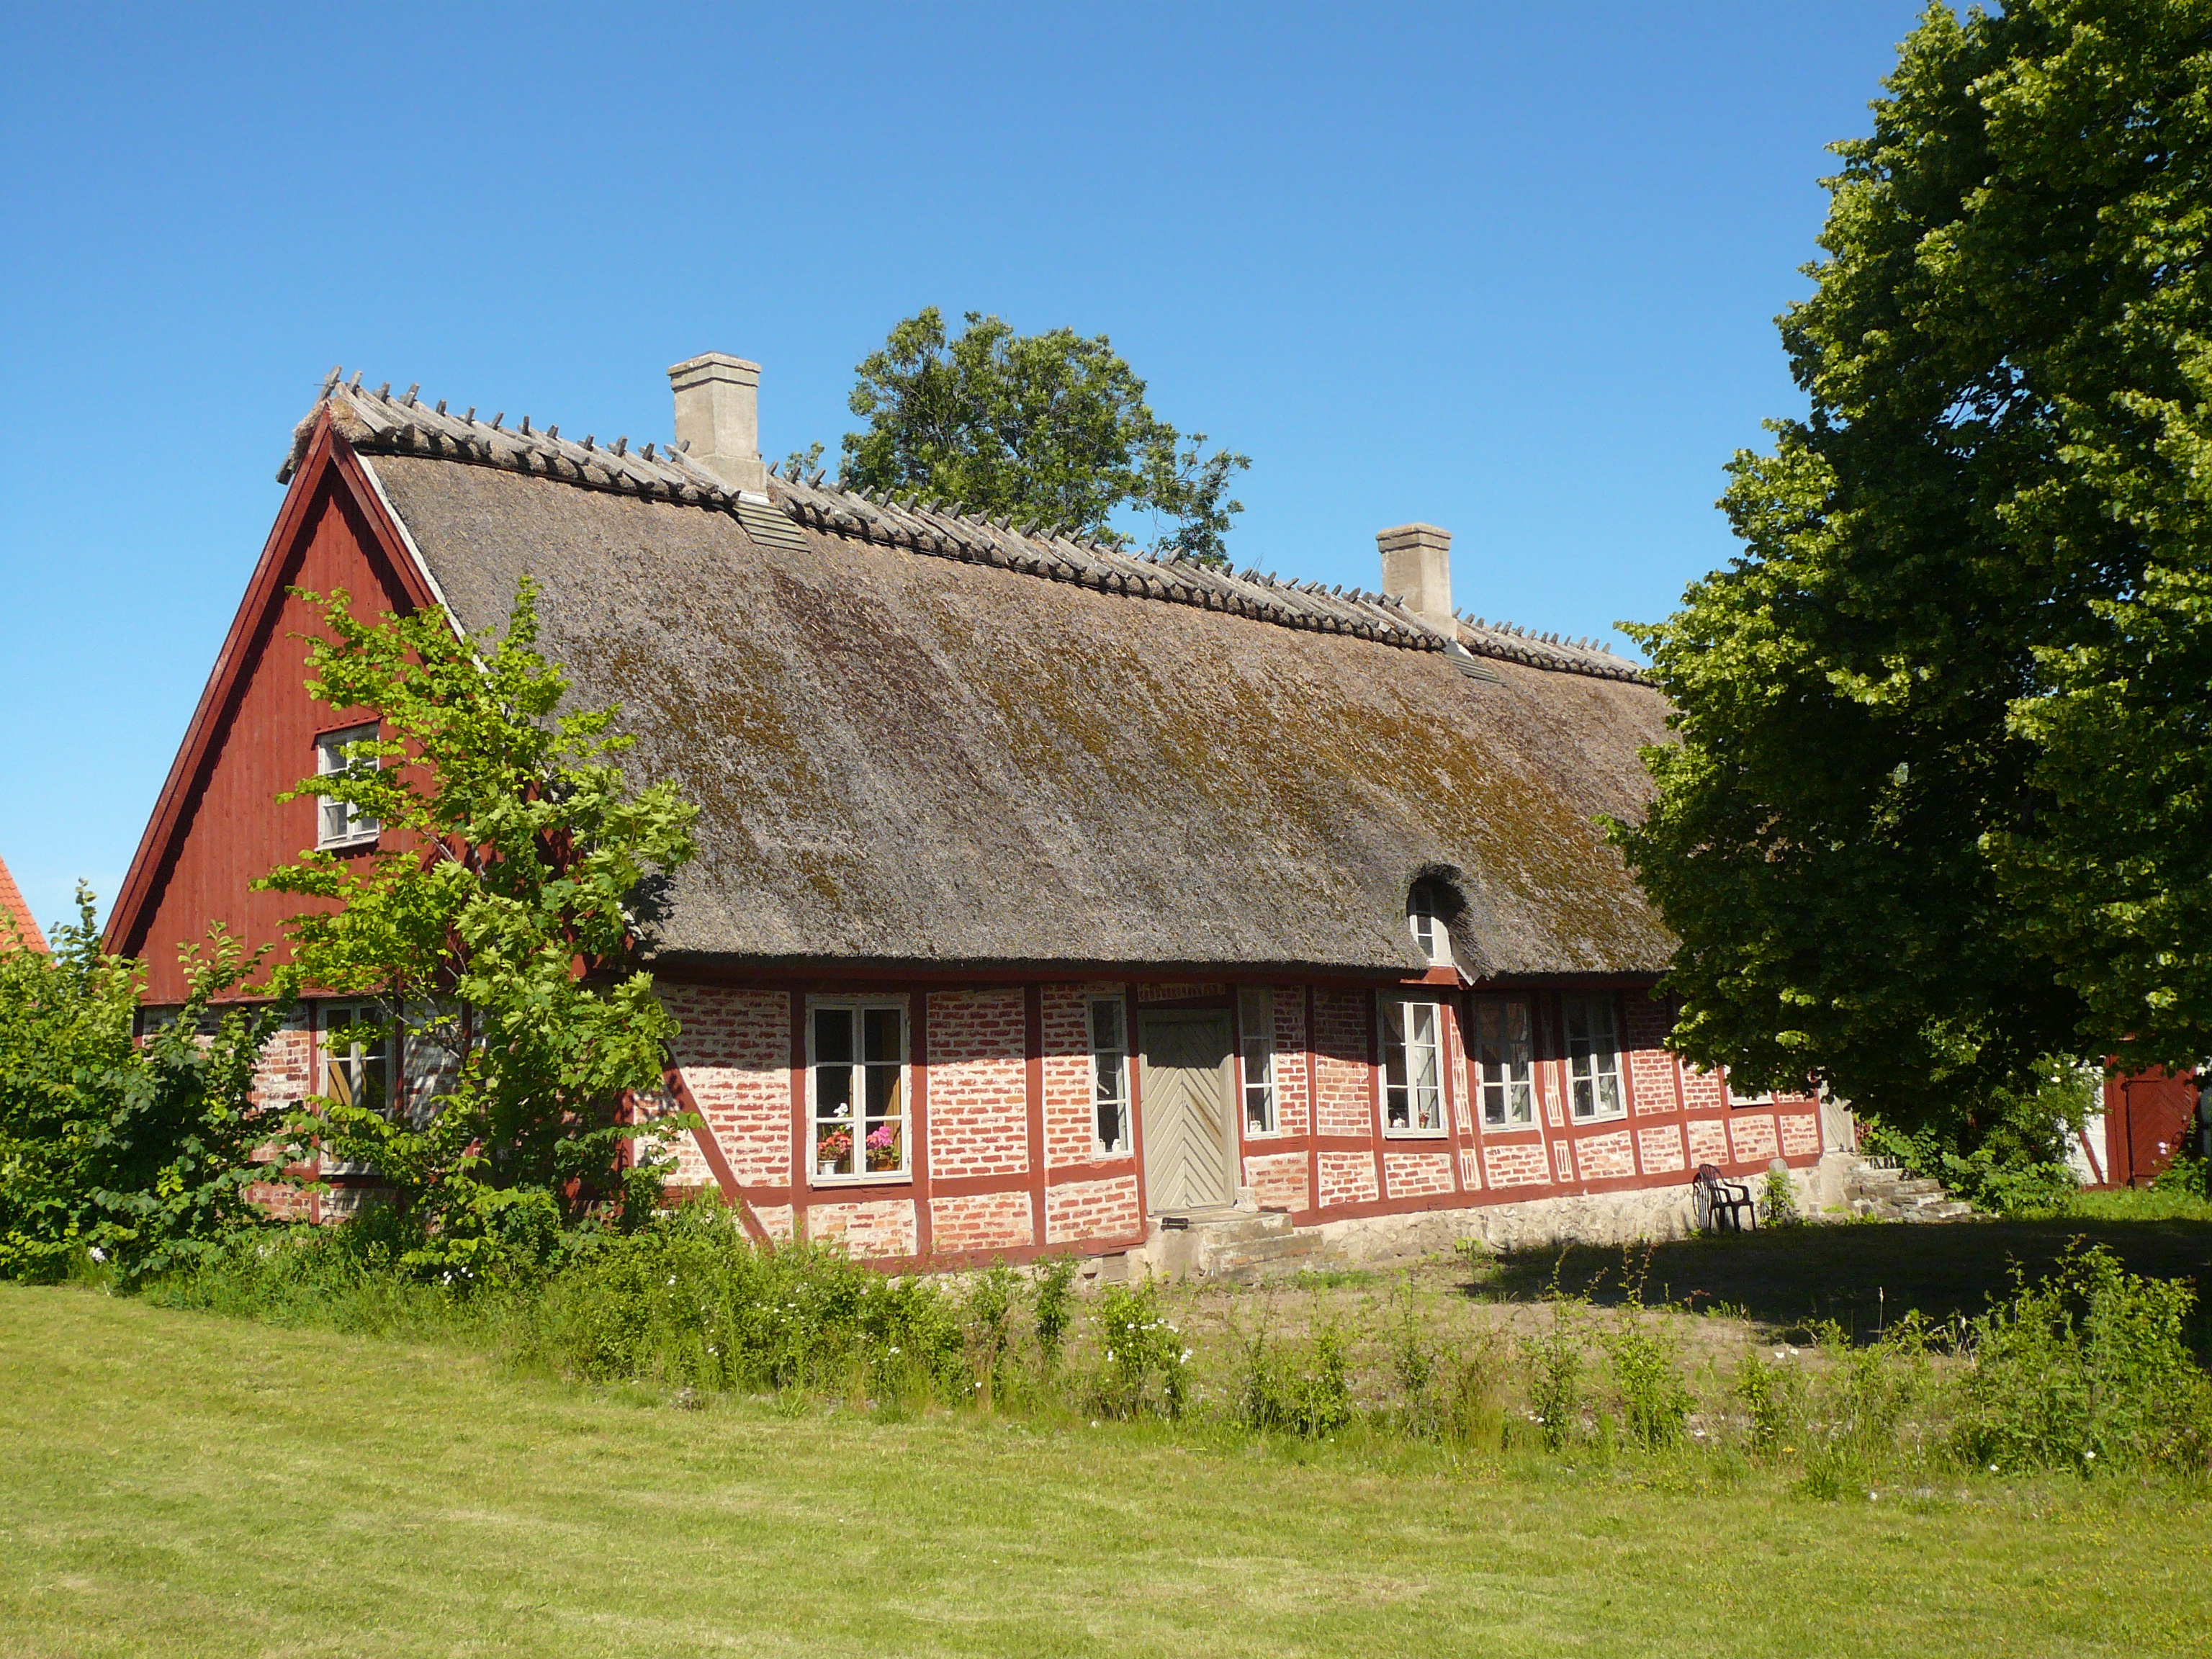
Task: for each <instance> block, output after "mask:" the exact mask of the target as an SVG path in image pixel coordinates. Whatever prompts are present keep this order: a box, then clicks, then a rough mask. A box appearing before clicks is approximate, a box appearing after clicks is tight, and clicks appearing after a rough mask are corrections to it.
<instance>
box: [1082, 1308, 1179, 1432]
mask: <svg viewBox="0 0 2212 1659" xmlns="http://www.w3.org/2000/svg"><path fill="white" fill-rule="evenodd" d="M1097 1322H1098V1346H1099V1348H1100V1351H1101V1352H1102V1354H1103V1360H1104V1369H1103V1370H1102V1371H1101V1372H1100V1374H1099V1377H1098V1383H1097V1389H1096V1391H1095V1392H1096V1395H1097V1404H1098V1407H1099V1409H1100V1410H1102V1411H1103V1412H1106V1413H1110V1414H1111V1415H1113V1416H1115V1417H1139V1416H1144V1415H1146V1414H1148V1413H1158V1414H1159V1415H1161V1416H1164V1417H1168V1418H1178V1417H1181V1416H1182V1412H1183V1407H1184V1405H1185V1403H1186V1402H1187V1401H1188V1396H1189V1389H1190V1380H1189V1376H1188V1367H1189V1364H1190V1358H1191V1355H1190V1350H1189V1349H1188V1348H1187V1347H1185V1346H1183V1340H1182V1331H1181V1330H1179V1329H1178V1328H1176V1327H1175V1326H1174V1325H1171V1324H1170V1323H1169V1322H1167V1321H1166V1320H1164V1319H1163V1318H1161V1317H1160V1290H1159V1285H1158V1282H1157V1281H1155V1280H1153V1279H1146V1280H1145V1282H1144V1283H1143V1284H1141V1285H1107V1286H1106V1288H1105V1289H1103V1291H1100V1292H1099V1293H1098V1314H1097ZM1155 1389H1157V1393H1156V1392H1155Z"/></svg>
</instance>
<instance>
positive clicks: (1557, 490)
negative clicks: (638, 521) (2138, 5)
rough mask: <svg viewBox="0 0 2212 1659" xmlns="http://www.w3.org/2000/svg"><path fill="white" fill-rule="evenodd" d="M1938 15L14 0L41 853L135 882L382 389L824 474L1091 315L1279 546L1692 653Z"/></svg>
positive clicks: (25, 575)
mask: <svg viewBox="0 0 2212 1659" xmlns="http://www.w3.org/2000/svg"><path fill="white" fill-rule="evenodd" d="M1914 11H1915V6H1914V5H1913V4H1911V3H1906V0H1848V3H1837V0H1756V3H1719V0H1699V3H1688V0H1684V3H1676V4H1672V5H1666V4H1654V3H1638V4H1618V5H1571V4H1561V5H1551V6H1525V5H1515V6H1507V5H1503V4H1499V5H1462V6H1455V7H1449V8H1438V9H1417V8H1385V7H1378V6H1363V7H1358V8H1352V7H1331V8H1326V9H1323V8H1313V9H1305V10H1301V9H1295V8H1291V7H1270V8H1251V9H1243V8H1236V7H1231V6H1190V5H1187V4H1186V5H1177V6H1149V5H1143V4H1129V3H1121V4H1115V5H1112V6H1095V7H1076V6H1040V5H1036V4H1030V5H1024V6H1019V7H1012V6H1010V7H1006V8H1002V9H993V8H986V7H961V8H944V9H933V10H929V11H924V10H922V9H919V8H896V9H894V8H890V7H884V8H881V9H874V8H865V7H862V8H840V7H833V6H829V5H818V4H817V5H810V6H805V7H796V6H794V7H768V6H752V7H745V8H742V9H740V8H736V7H727V8H717V7H699V6H689V7H686V6H640V7H628V6H624V7H593V8H589V9H574V8H569V7H565V6H562V5H559V4H551V3H538V4H532V5H528V6H515V7H504V6H497V7H495V6H450V5H443V6H437V7H423V8H420V9H410V8H407V7H404V6H394V5H385V6H378V7H374V8H362V7H348V8H334V7H311V8H300V7H287V8H284V9H277V10H270V11H267V12H263V13H259V14H252V13H246V12H244V11H234V10H231V9H216V8H205V9H203V8H183V7H177V8H163V9H153V10H146V11H132V10H129V9H123V8H118V7H98V8H92V7H62V6H55V7H33V6H27V5H23V6H17V7H14V8H11V9H10V11H9V24H8V33H9V43H8V50H7V52H6V54H5V62H4V63H0V157H4V161H5V167H4V169H0V616H4V617H5V626H4V631H0V638H4V640H5V642H6V644H5V649H4V650H0V857H4V858H5V859H6V860H7V861H8V863H9V866H11V867H12V868H13V869H14V870H15V873H16V876H17V878H19V880H20V881H21V884H22V885H23V887H24V889H25V890H26V892H27V895H28V896H29V898H30V900H31V902H32V905H33V908H34V910H35V911H36V912H37V914H38V915H39V916H40V920H41V921H50V920H52V919H54V918H56V917H58V916H60V915H64V913H65V912H66V910H67V907H68V904H69V899H70V890H71V887H72V884H73V883H74V881H75V879H76V878H77V877H79V876H83V877H86V878H88V879H90V880H91V881H92V882H93V883H94V885H95V886H96V887H97V888H98V890H99V891H100V894H101V896H102V898H103V900H105V899H106V898H107V897H109V896H112V894H113V893H114V891H115V889H116V887H117V884H118V882H119V881H120V879H121V877H122V874H123V872H124V870H125V866H127V864H128V862H129V860H130V857H131V851H132V848H134V847H135V846H136V844H137V837H138V835H139V832H140V830H141V829H142V827H143V824H144V823H145V820H146V817H147V816H148V814H149V811H150V810H151V808H152V805H153V801H154V798H155V793H156V791H157V790H158V789H159V788H160V787H161V779H162V776H163V775H164V773H165V771H166V769H167V766H168V763H169V760H170V757H171V756H172V755H173V752H174V750H175V748H176V745H177V743H178V741H179V738H180V736H181V735H182V732H183V730H184V726H185V720H187V719H188V717H189V716H190V714H191V708H192V704H193V701H194V699H195V698H196V697H197V696H198V693H199V690H200V688H201V685H202V684H203V682H204V679H205V678H206V675H207V671H208V669H209V667H210V664H211V663H212V661H213V659H214V654H215V652H216V647H217V646H218V644H219V643H220V641H221V639H222V633H223V630H224V629H225V627H226V626H227V625H228V622H229V619H230V617H231V614H232V611H233V609H234V605H236V602H237V599H238V597H239V594H240V591H241V590H242V588H243V586H244V584H245V581H246V575H247V573H248V572H249V570H250V569H251V568H252V562H253V560H254V558H255V556H256V555H257V554H258V551H259V550H260V547H261V543H262V539H263V538H264V535H265V534H266V532H267V530H268V527H269V525H270V520H271V519H272V518H273V516H274V514H275V513H276V507H277V504H278V501H279V499H280V497H281V494H282V492H281V490H280V489H279V488H278V486H277V485H276V483H275V482H274V479H273V474H274V472H275V471H276V465H277V464H278V462H279V461H280V460H281V459H283V454H284V451H285V447H286V443H287V441H288V439H289V434H290V431H291V428H292V425H293V423H294V422H295V421H297V420H298V419H299V417H300V416H301V415H302V414H303V413H304V412H305V411H306V410H307V406H308V404H309V403H310V401H311V400H312V398H313V396H314V393H315V390H316V387H317V386H318V384H319V378H320V376H321V375H322V374H323V373H324V371H325V370H326V369H328V368H330V367H331V364H333V363H338V362H343V363H344V364H345V365H346V367H347V368H348V370H349V372H350V371H351V370H353V369H355V368H361V369H363V370H365V371H366V372H367V374H368V381H369V383H370V384H371V385H372V386H373V385H374V384H376V383H377V382H379V381H381V380H391V381H392V382H393V383H395V384H396V385H398V386H405V385H406V384H408V383H409V382H410V381H420V382H421V383H422V389H423V392H424V395H425V396H427V397H444V398H451V399H453V401H454V403H455V404H456V405H465V404H478V405H481V406H482V407H483V408H484V409H486V410H493V409H504V410H508V411H510V412H511V413H513V414H517V415H519V414H520V413H522V412H524V411H528V412H529V413H531V414H532V416H534V417H535V418H536V419H537V420H538V422H539V423H540V424H543V423H544V422H549V421H551V422H559V423H560V424H562V426H563V427H566V428H570V429H573V430H575V431H578V432H581V431H584V430H586V429H589V430H592V431H596V432H598V433H599V434H601V435H606V436H611V435H614V434H617V433H628V434H629V435H631V436H632V438H633V440H634V441H644V440H645V439H647V438H650V437H665V435H667V433H668V431H669V429H670V427H671V424H672V421H671V414H670V406H669V392H668V386H667V381H666V380H665V376H664V374H663V371H664V370H665V368H666V367H667V366H668V365H669V364H670V363H672V362H677V361H678V360H679V359H681V358H684V357H688V356H692V355H694V354H695V353H697V352H700V351H706V350H724V351H732V352H736V353H738V354H739V355H741V356H749V357H753V358H757V359H758V360H759V361H760V362H762V364H763V377H762V386H761V424H762V433H763V448H764V449H765V450H766V451H767V453H769V455H770V457H771V458H773V457H775V456H778V455H781V454H782V453H785V452H786V451H787V450H788V449H790V448H793V447H797V446H799V445H800V444H803V443H804V442H805V441H809V440H811V439H814V438H817V437H818V438H821V439H823V440H824V441H826V442H827V443H828V444H829V448H830V450H831V452H832V453H835V451H836V441H837V438H838V435H839V434H841V433H842V431H844V430H845V428H846V427H847V426H848V424H850V421H849V417H848V416H847V415H846V412H845V408H844V398H845V395H846V393H847V392H848V390H849V388H850V386H851V383H852V368H853V365H854V363H855V362H858V361H859V359H860V357H861V356H862V355H864V354H865V353H866V351H867V350H868V349H870V348H871V347H872V346H873V345H874V344H875V343H878V342H879V341H880V340H881V339H882V337H883V336H884V333H885V331H887V330H888V329H889V328H890V325H891V324H893V323H894V322H896V320H897V319H899V318H901V317H902V316H905V315H908V314H909V313H912V312H914V311H915V310H917V309H919V308H920V307H922V306H924V305H927V304H935V305H938V306H939V307H942V308H944V310H945V312H946V313H948V314H952V313H958V312H961V311H963V310H970V309H972V310H979V311H987V312H993V311H994V312H997V313H1000V314H1001V315H1003V316H1005V317H1006V318H1007V319H1009V320H1010V321H1011V322H1012V323H1013V324H1014V325H1015V326H1017V327H1018V328H1019V329H1021V330H1023V331H1033V330H1038V329H1043V328H1048V327H1054V326H1058V325H1073V327H1075V328H1077V329H1079V330H1081V331H1084V332H1085V333H1102V332H1103V333H1105V334H1108V335H1110V336H1111V337H1112V338H1113V341H1114V343H1115V345H1116V347H1118V348H1119V349H1121V351H1122V352H1123V354H1124V355H1125V356H1127V358H1128V360H1129V361H1130V362H1131V363H1132V364H1133V366H1134V367H1135V368H1136V369H1137V372H1138V373H1139V374H1141V375H1143V376H1144V377H1145V378H1146V380H1148V381H1149V382H1150V385H1151V390H1152V406H1153V408H1154V409H1155V410H1157V411H1158V413H1159V414H1160V415H1162V416H1164V417H1165V418H1166V419H1168V420H1170V421H1173V422H1176V424H1177V425H1178V426H1181V427H1182V428H1185V429H1187V430H1188V429H1190V428H1199V429H1201V430H1203V431H1205V432H1206V433H1209V434H1211V435H1212V437H1213V438H1214V439H1215V440H1216V441H1218V442H1222V443H1226V444H1228V445H1230V446H1231V447H1236V448H1238V449H1242V450H1244V451H1246V452H1247V453H1249V454H1250V455H1251V456H1252V458H1253V465H1252V471H1250V473H1249V474H1248V475H1246V476H1245V477H1244V478H1243V480H1242V481H1241V483H1240V488H1239V492H1238V493H1239V494H1240V495H1241V496H1242V497H1243V501H1245V503H1246V505H1247V508H1248V510H1247V511H1246V513H1244V515H1243V519H1242V520H1240V521H1239V524H1238V526H1237V530H1236V532H1235V533H1234V535H1233V536H1232V538H1231V551H1232V554H1233V556H1235V557H1236V558H1237V561H1238V562H1240V563H1256V564H1259V565H1261V566H1262V567H1263V568H1270V569H1274V570H1278V571H1280V572H1283V573H1285V574H1296V575H1298V576H1303V577H1319V578H1322V579H1323V580H1328V581H1332V582H1334V581H1346V582H1358V583H1361V584H1363V585H1373V584H1375V583H1376V581H1377V580H1378V579H1379V578H1378V573H1377V569H1376V551H1375V544H1374V540H1373V537H1374V532H1376V530H1377V529H1379V528H1382V527H1383V526H1387V525H1394V524H1399V523H1403V522H1405V521H1407V520H1415V519H1419V520H1428V521H1430V522H1432V523H1436V524H1440V525H1443V526H1445V527H1447V528H1448V529H1449V530H1451V531H1452V532H1454V533H1455V538H1456V539H1455V544H1454V548H1453V552H1454V574H1455V587H1456V597H1457V599H1458V601H1459V603H1460V604H1461V605H1464V606H1466V607H1467V608H1468V610H1470V611H1477V612H1480V613H1481V614H1483V615H1486V616H1488V617H1492V618H1496V617H1506V618H1510V619H1511V620H1513V621H1516V622H1519V623H1524V624H1526V625H1528V626H1531V627H1538V628H1543V629H1559V630H1562V631H1564V632H1565V633H1568V634H1571V635H1581V634H1592V633H1604V632H1607V630H1609V629H1611V628H1612V625H1613V623H1614V622H1615V621H1616V620H1617V619H1620V618H1634V619H1646V618H1651V617H1658V616H1662V615H1663V614H1665V613H1666V612H1667V611H1668V610H1669V609H1671V608H1672V606H1673V605H1674V601H1675V599H1676V597H1677V596H1678V595H1679V594H1680V591H1681V589H1682V587H1683V586H1684V584H1685V583H1686V582H1688V581H1690V580H1692V579H1694V578H1695V577H1697V576H1698V575H1699V574H1701V573H1703V572H1705V571H1706V570H1708V569H1710V568H1713V567H1715V566H1717V565H1718V564H1720V563H1722V562H1724V561H1725V560H1726V559H1727V558H1728V557H1729V554H1730V550H1731V545H1732V544H1731V543H1730V541H1729V537H1728V533H1727V530H1726V526H1725V525H1724V524H1723V521H1722V520H1721V518H1720V516H1719V514H1718V513H1716V512H1715V511H1714V510H1713V507H1712V501H1713V499H1714V497H1715V496H1716V495H1718V494H1719V492H1720V489H1721V488H1722V483H1723V477H1722V468H1723V465H1724V464H1725V463H1726V461H1727V459H1728V458H1729V455H1730V453H1732V452H1733V451H1735V449H1736V448H1737V447H1740V446H1743V445H1747V444H1756V443H1758V442H1759V441H1760V432H1759V422H1760V421H1761V420H1762V419H1763V418H1765V417H1767V416H1772V415H1777V414H1782V413H1787V412H1790V411H1791V410H1795V409H1796V408H1797V407H1798V406H1799V400H1798V398H1797V397H1796V393H1795V392H1794V390H1793V388H1792V387H1791V386H1790V381H1789V378H1788V375H1787V373H1786V371H1785V368H1784V362H1783V359H1782V354H1781V350H1780V347H1779V345H1778V342H1777V340H1776V337H1775V334H1774V330H1773V326H1772V319H1773V317H1774V316H1775V314H1776V313H1778V312H1779V311H1780V310H1781V309H1782V308H1783V307H1784V305H1785V304H1787V303H1788V302H1789V301H1790V300H1791V299H1793V298H1795V297H1796V296H1797V295H1800V294H1802V292H1803V290H1804V287H1805V283H1804V279H1803V277H1802V276H1800V275H1799V274H1798V269H1799V267H1800V266H1801V265H1802V264H1803V263H1804V262H1805V261H1806V260H1807V259H1808V258H1811V257H1813V255H1814V252H1815V250H1814V242H1813V239H1814V235H1815V234H1816V233H1817V232H1818V230H1819V228H1820V218H1821V213H1822V210H1823V206H1824V202H1825V197H1824V196H1823V194H1822V192H1821V191H1820V189H1819V186H1818V184H1817V180H1818V179H1819V178H1820V176H1821V175H1822V174H1823V173H1826V172H1827V171H1829V170H1830V168H1831V166H1832V158H1830V157H1829V156H1828V155H1826V153H1825V149H1824V146H1825V145H1826V144H1827V143H1829V142H1831V141H1832V140H1834V139H1836V138H1839V137H1849V136H1852V135H1856V134H1859V133H1862V132H1863V131H1865V130H1866V128H1867V125H1868V116H1867V112H1866V104H1867V101H1868V100H1869V99H1870V98H1872V97H1874V96H1875V94H1876V93H1877V92H1878V90H1879V86H1878V83H1879V81H1880V77H1881V76H1882V75H1883V74H1884V73H1886V72H1887V69H1888V66H1889V64H1891V62H1892V61H1893V48H1894V46H1895V43H1896V42H1897V41H1898V40H1899V39H1901V38H1902V37H1903V35H1904V34H1905V33H1906V32H1907V31H1908V30H1909V29H1910V28H1911V25H1912V21H1913V15H1914Z"/></svg>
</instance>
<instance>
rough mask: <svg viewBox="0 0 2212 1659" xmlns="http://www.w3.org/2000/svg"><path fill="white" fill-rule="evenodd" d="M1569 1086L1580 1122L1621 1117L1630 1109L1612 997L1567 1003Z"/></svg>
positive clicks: (1576, 999) (1574, 999)
mask: <svg viewBox="0 0 2212 1659" xmlns="http://www.w3.org/2000/svg"><path fill="white" fill-rule="evenodd" d="M1567 1086H1568V1092H1569V1093H1570V1094H1571V1096H1572V1097H1573V1099H1574V1114H1575V1115H1576V1116H1577V1117H1578V1118H1599V1117H1619V1116H1620V1115H1621V1113H1622V1112H1623V1111H1624V1110H1625V1109H1626V1108H1625V1107H1624V1106H1623V1105H1622V1103H1621V1093H1620V1038H1619V1037H1618V1036H1616V1035H1615V1033H1614V1030H1613V999H1612V998H1611V997H1606V996H1597V997H1569V998H1568V999H1567Z"/></svg>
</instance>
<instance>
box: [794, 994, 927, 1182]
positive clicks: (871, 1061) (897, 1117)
mask: <svg viewBox="0 0 2212 1659" xmlns="http://www.w3.org/2000/svg"><path fill="white" fill-rule="evenodd" d="M812 1035H813V1045H814V1052H813V1055H812V1062H813V1063H812V1066H811V1068H810V1069H811V1073H812V1078H811V1082H812V1085H813V1086H812V1088H811V1091H809V1092H810V1094H811V1129H812V1133H813V1145H814V1173H815V1175H816V1176H817V1177H827V1178H829V1179H835V1178H836V1177H838V1176H848V1177H850V1176H886V1175H903V1174H905V1173H906V1169H907V1157H906V1145H907V1122H906V1008H905V1006H904V1005H903V1004H902V1003H896V1002H817V1003H816V1004H815V1005H814V1009H813V1034H812Z"/></svg>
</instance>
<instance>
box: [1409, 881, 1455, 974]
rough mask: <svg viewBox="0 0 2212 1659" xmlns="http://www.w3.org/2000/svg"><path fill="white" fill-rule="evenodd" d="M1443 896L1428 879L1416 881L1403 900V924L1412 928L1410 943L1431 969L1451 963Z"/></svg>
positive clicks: (1447, 965) (1449, 936) (1445, 966)
mask: <svg viewBox="0 0 2212 1659" xmlns="http://www.w3.org/2000/svg"><path fill="white" fill-rule="evenodd" d="M1447 915H1449V910H1448V908H1447V907H1446V905H1445V903H1444V896H1443V892H1442V891H1441V890H1439V889H1438V888H1437V884H1436V883H1434V882H1432V881H1417V882H1415V883H1414V884H1413V892H1412V894H1411V895H1410V896H1408V897H1407V900H1406V925H1407V927H1409V928H1411V929H1412V930H1413V943H1414V945H1417V946H1419V950H1420V952H1421V957H1422V959H1423V960H1424V961H1425V962H1427V963H1428V964H1429V965H1430V966H1431V967H1432V968H1449V966H1451V959H1452V953H1451V933H1450V931H1449V928H1448V927H1447V926H1446V924H1445V918H1446V916H1447Z"/></svg>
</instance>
